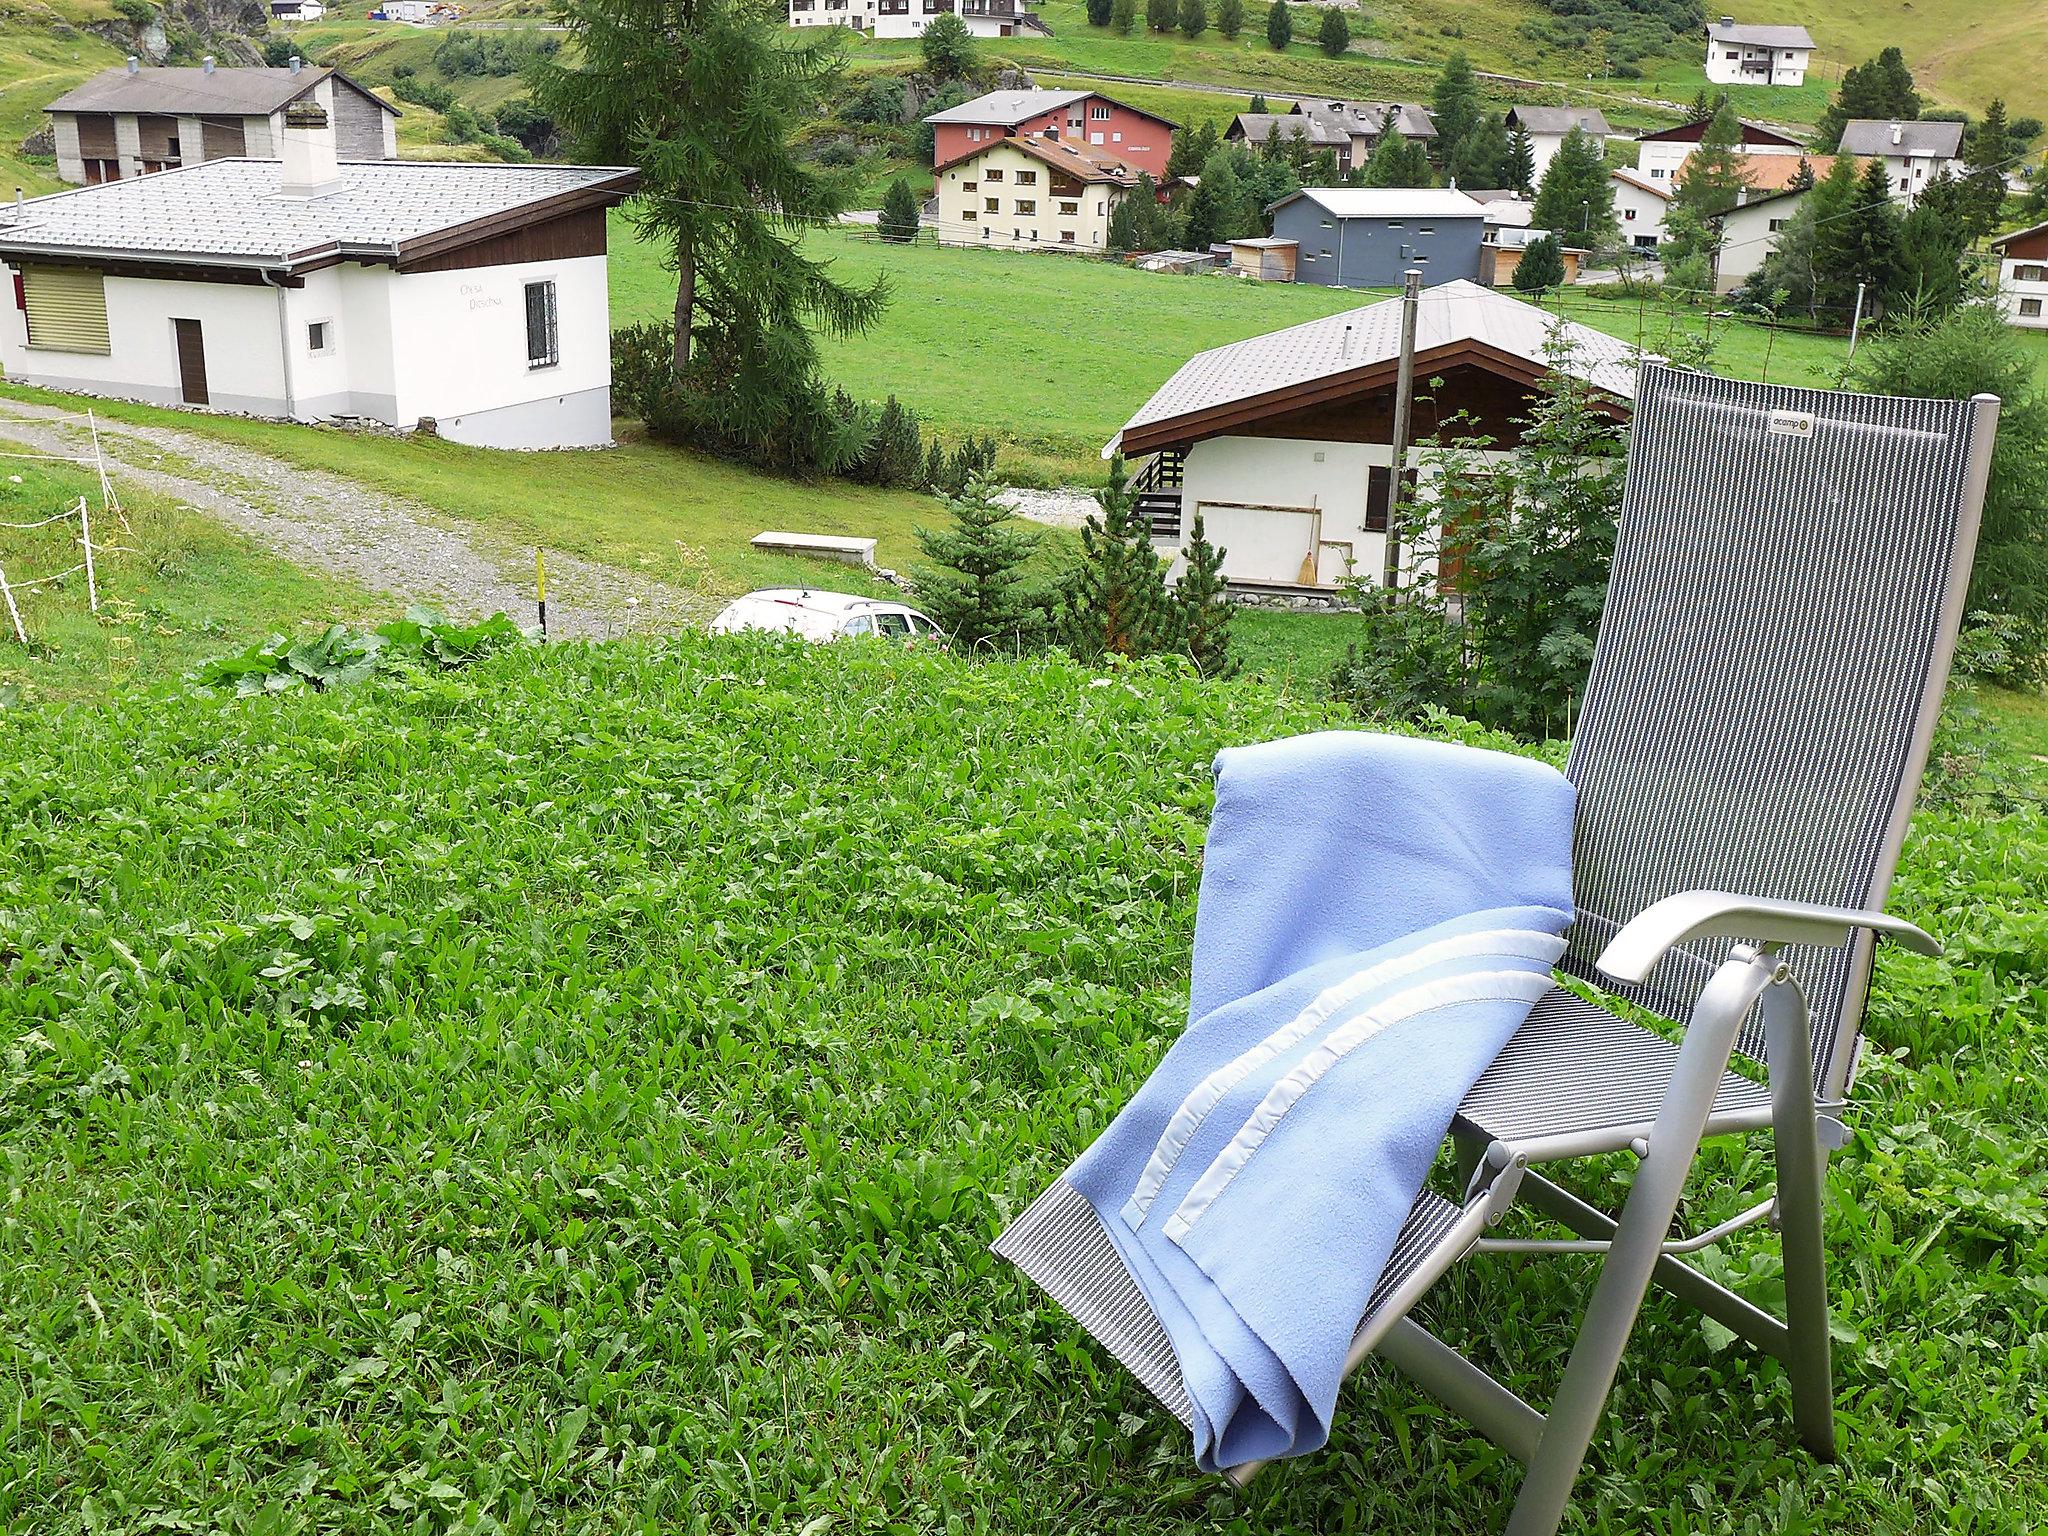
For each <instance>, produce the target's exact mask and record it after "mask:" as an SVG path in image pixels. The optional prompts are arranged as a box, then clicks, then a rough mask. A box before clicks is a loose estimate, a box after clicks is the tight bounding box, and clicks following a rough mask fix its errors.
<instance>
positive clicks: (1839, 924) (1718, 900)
mask: <svg viewBox="0 0 2048 1536" xmlns="http://www.w3.org/2000/svg"><path fill="white" fill-rule="evenodd" d="M1858 928H1868V929H1870V930H1871V931H1872V932H1874V933H1878V934H1882V935H1884V936H1885V937H1887V938H1892V939H1896V940H1897V941H1898V942H1899V943H1901V944H1903V945H1905V946H1906V947H1907V948H1908V949H1915V950H1918V951H1919V952H1920V953H1921V954H1923V955H1938V954H1940V953H1941V945H1940V944H1939V943H1937V942H1936V941H1935V940H1934V939H1933V938H1931V937H1930V936H1929V935H1927V934H1926V933H1924V932H1922V931H1921V930H1920V929H1918V928H1916V927H1914V926H1913V925H1912V924H1911V923H1909V922H1907V921H1906V920H1905V919H1903V918H1898V917H1887V916H1886V915H1885V914H1884V913H1882V912H1865V911H1863V910H1861V909H1860V908H1856V907H1811V906H1807V905H1805V904H1804V903H1802V902H1796V901H1769V900H1765V899H1764V898H1762V897H1757V896H1736V895H1731V894H1730V893H1729V892H1727V891H1684V892H1681V893H1680V894H1679V895H1676V896H1666V897H1665V898H1664V899H1663V900H1662V901H1657V902H1652V903H1651V904H1650V905H1649V906H1647V907H1645V908H1643V910H1642V911H1640V912H1638V913H1637V914H1636V915H1635V916H1634V917H1632V918H1630V919H1629V921H1628V922H1627V924H1625V925H1624V926H1623V928H1622V930H1621V932H1619V933H1617V934H1616V935H1615V936H1614V937H1613V939H1611V940H1610V941H1609V942H1608V945H1607V947H1606V948H1605V949H1603V950H1602V951H1601V952H1600V958H1599V960H1598V961H1597V962H1596V963H1597V964H1598V965H1599V967H1600V969H1601V970H1603V971H1605V972H1606V973H1607V974H1608V975H1610V976H1612V977H1614V978H1615V979H1616V980H1617V981H1645V980H1647V979H1648V978H1649V974H1650V971H1651V969H1652V968H1653V967H1654V966H1655V965H1656V964H1657V962H1658V961H1659V960H1662V959H1663V958H1664V956H1665V955H1666V953H1668V952H1669V951H1670V950H1672V949H1675V948H1677V947H1678V946H1679V945H1680V944H1683V943H1685V942H1686V941H1687V940H1689V939H1706V938H1727V939H1756V940H1760V941H1761V942H1763V943H1765V944H1768V945H1772V946H1776V945H1780V944H1821V945H1835V944H1842V943H1846V942H1847V941H1848V938H1849V936H1850V934H1852V933H1854V932H1855V931H1856V930H1857V929H1858Z"/></svg>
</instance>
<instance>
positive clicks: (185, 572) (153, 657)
mask: <svg viewBox="0 0 2048 1536" xmlns="http://www.w3.org/2000/svg"><path fill="white" fill-rule="evenodd" d="M16 447H17V445H15V444H13V443H10V442H5V441H0V448H4V449H6V450H8V451H15V449H16ZM124 489H125V490H126V495H125V496H124V497H123V498H122V499H123V510H122V511H121V512H119V513H117V514H115V515H113V516H111V517H109V516H107V515H106V514H104V513H103V512H101V511H98V510H92V509H96V508H97V507H98V504H99V486H98V482H97V480H96V479H94V478H93V477H92V476H90V475H88V474H86V473H85V472H84V471H82V470H80V469H77V468H75V467H73V466H69V465H57V464H47V463H36V462H34V461H29V460H20V459H12V460H4V461H0V522H8V523H28V522H39V521H41V520H42V519H44V518H47V517H49V516H51V515H52V514H54V513H56V512H57V511H59V510H60V509H64V508H68V507H70V506H72V505H73V504H74V503H75V502H76V501H77V499H78V498H79V497H80V496H81V495H82V496H85V497H87V498H88V508H89V510H90V512H91V516H92V517H93V520H94V521H93V526H92V535H93V543H94V545H95V548H96V551H97V554H96V571H95V575H96V576H97V577H98V582H99V591H100V610H99V612H98V614H94V613H93V611H92V607H91V602H90V598H89V595H88V592H87V590H86V582H85V577H84V575H83V574H82V573H80V574H75V575H72V576H69V577H67V578H65V580H63V581H62V582H61V583H59V584H57V585H52V586H37V587H34V588H31V589H29V590H25V591H22V592H20V593H18V594H17V606H18V607H19V608H20V611H21V617H22V623H23V626H24V628H25V629H26V630H27V632H28V637H29V644H28V646H27V648H26V649H24V648H23V647H22V646H21V645H19V644H18V643H17V642H16V640H15V638H14V633H13V629H12V626H11V624H10V623H9V622H8V621H7V619H6V617H5V615H4V614H0V688H5V689H6V690H7V691H8V694H9V695H10V697H14V698H19V697H26V698H29V699H48V700H70V699H79V700H87V699H96V698H102V697H104V696H105V695H106V693H107V692H108V690H109V689H110V688H118V687H121V686H124V685H127V684H130V683H148V682H153V681H161V680H166V679H171V678H175V677H177V676H178V675H179V674H181V673H182V672H184V671H185V670H186V669H187V668H189V667H191V666H192V665H193V664H194V663H196V662H199V661H202V660H205V659H206V658H208V657H210V656H216V655H219V654H221V653H222V652H224V651H227V650H232V649H234V648H236V647H237V646H240V645H246V644H248V643H250V642H251V641H256V640H261V639H263V638H265V637H266V636H268V635H270V634H273V633H276V632H279V631H286V632H289V631H291V630H294V629H295V628H297V627H298V626H299V625H300V624H301V623H303V622H305V621H307V620H309V619H320V620H325V619H327V618H329V617H334V616H342V617H354V616H357V615H360V614H366V613H368V612H370V611H371V609H370V599H369V597H368V594H366V593H364V592H363V591H361V590H360V589H359V588H357V587H355V586H354V585H352V584H351V583H348V582H345V581H340V580H335V579H330V578H323V577H320V576H316V575H314V574H313V573H311V572H308V571H304V570H301V569H300V568H299V567H297V566H294V565H291V564H289V563H288V562H286V561H283V560H280V559H278V558H277V557H276V556H274V555H271V554H268V553H266V552H265V551H264V550H262V549H260V548H259V547H257V546H256V545H255V544H253V543H251V542H250V541H249V540H247V539H244V538H242V537H241V536H240V535H238V534H236V533H233V532H231V531H229V530H228V529H225V528H223V527H221V526H220V525H219V524H218V523H216V522H214V521H213V520H212V519H210V518H208V517H206V516H205V515H204V514H203V513H200V512H196V511H194V510H192V509H191V508H188V507H182V506H178V505H176V504H174V503H172V502H169V501H166V500H165V499H163V498H162V497H159V496H154V495H149V494H145V493H140V492H137V491H136V490H135V489H134V488H132V487H125V488H124ZM78 536H79V525H78V524H77V523H76V522H75V521H70V520H67V521H64V522H60V523H55V524H52V525H50V526H48V527H44V528H40V529H35V530H30V531H22V530H18V529H0V568H4V569H5V571H6V572H7V576H8V579H9V580H10V581H11V582H17V583H19V582H24V581H33V580H35V579H36V578H38V577H42V576H49V575H54V574H56V573H58V572H62V571H66V570H68V569H70V568H71V567H73V566H75V565H77V564H78V563H79V560H80V550H79V546H78V542H77V541H78Z"/></svg>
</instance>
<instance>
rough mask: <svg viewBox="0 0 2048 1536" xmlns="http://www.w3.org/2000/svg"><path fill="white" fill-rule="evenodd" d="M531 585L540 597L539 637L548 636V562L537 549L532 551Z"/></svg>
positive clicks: (544, 637) (545, 637)
mask: <svg viewBox="0 0 2048 1536" xmlns="http://www.w3.org/2000/svg"><path fill="white" fill-rule="evenodd" d="M533 587H534V591H535V593H536V594H538V596H539V599H540V637H541V639H543V640H545V639H547V637H548V563H547V560H546V559H545V558H544V557H543V556H542V555H541V552H540V551H539V550H537V549H536V550H535V551H534V552H533Z"/></svg>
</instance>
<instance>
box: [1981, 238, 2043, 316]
mask: <svg viewBox="0 0 2048 1536" xmlns="http://www.w3.org/2000/svg"><path fill="white" fill-rule="evenodd" d="M1991 249H1992V250H1993V251H1994V252H1995V253H1996V254H1997V256H1998V309H1999V313H2001V314H2003V315H2004V316H2005V319H2006V323H2007V324H2009V325H2017V326H2020V327H2022V328H2023V329H2026V330H2030V331H2048V224H2036V225H2034V226H2032V227H2031V228H2028V229H2019V230H2014V231H2013V232H2012V233H2011V234H2009V235H2000V236H1999V237H1998V238H1997V239H1996V240H1994V241H1992V242H1991Z"/></svg>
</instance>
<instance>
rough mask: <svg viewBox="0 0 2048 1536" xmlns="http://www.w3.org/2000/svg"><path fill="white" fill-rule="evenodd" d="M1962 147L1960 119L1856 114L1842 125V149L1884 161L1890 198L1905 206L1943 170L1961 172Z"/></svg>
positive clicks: (1863, 156)
mask: <svg viewBox="0 0 2048 1536" xmlns="http://www.w3.org/2000/svg"><path fill="white" fill-rule="evenodd" d="M1962 149H1963V125H1962V124H1961V123H1944V122H1926V121H1921V120H1918V119H1907V120H1902V121H1895V122H1883V121H1880V120H1878V119H1877V118H1873V117H1855V118H1851V119H1850V120H1849V121H1848V122H1847V123H1846V124H1844V125H1843V127H1842V147H1841V153H1843V154H1845V155H1854V156H1856V157H1857V158H1858V159H1860V160H1871V159H1876V160H1882V161H1884V168H1885V172H1886V174H1887V175H1889V176H1890V177H1891V188H1892V201H1894V202H1896V203H1899V204H1901V205H1902V206H1904V207H1907V208H1910V207H1912V206H1913V204H1914V202H1915V201H1916V200H1917V199H1918V198H1919V196H1920V194H1921V193H1922V192H1923V191H1925V190H1926V187H1927V184H1928V183H1929V182H1930V181H1933V180H1934V179H1935V178H1936V177H1938V176H1940V175H1941V174H1942V173H1943V172H1944V171H1946V172H1947V173H1948V174H1949V175H1951V176H1961V175H1962V174H1963V162H1962V160H1961V158H1960V156H1961V154H1962Z"/></svg>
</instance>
